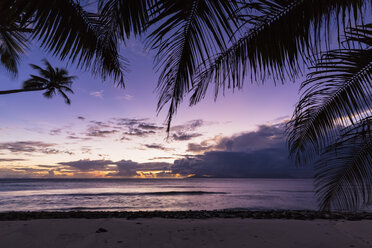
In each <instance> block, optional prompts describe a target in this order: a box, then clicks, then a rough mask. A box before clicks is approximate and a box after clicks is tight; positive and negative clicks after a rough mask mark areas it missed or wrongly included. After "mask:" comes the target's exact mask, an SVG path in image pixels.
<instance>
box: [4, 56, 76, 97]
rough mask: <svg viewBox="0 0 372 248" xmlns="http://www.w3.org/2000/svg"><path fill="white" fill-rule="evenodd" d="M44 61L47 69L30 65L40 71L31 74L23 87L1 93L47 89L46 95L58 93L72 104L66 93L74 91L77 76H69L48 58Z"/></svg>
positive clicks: (51, 95)
mask: <svg viewBox="0 0 372 248" xmlns="http://www.w3.org/2000/svg"><path fill="white" fill-rule="evenodd" d="M43 62H44V64H45V67H46V68H45V69H43V68H41V67H40V66H37V65H34V64H31V65H30V66H31V67H32V68H33V69H35V70H37V71H38V72H39V76H37V75H31V78H30V79H28V80H26V81H24V82H23V87H22V89H16V90H5V91H0V95H5V94H13V93H20V92H29V91H42V90H45V92H44V93H43V95H44V96H45V97H47V98H51V97H53V96H54V95H56V94H57V93H58V94H60V95H61V96H62V97H63V98H64V100H65V102H66V104H70V103H71V101H70V99H69V97H68V96H67V94H66V93H74V92H73V91H72V90H71V88H70V87H71V84H72V80H73V79H75V78H76V77H75V76H68V72H67V71H66V70H65V69H62V68H53V67H52V66H51V65H50V63H49V62H48V61H47V60H43Z"/></svg>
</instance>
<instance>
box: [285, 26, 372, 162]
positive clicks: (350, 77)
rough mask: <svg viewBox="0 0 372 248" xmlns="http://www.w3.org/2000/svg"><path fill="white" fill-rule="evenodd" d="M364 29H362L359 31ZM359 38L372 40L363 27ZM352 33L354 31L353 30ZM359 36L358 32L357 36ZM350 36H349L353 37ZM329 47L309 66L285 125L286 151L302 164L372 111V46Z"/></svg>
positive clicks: (371, 36) (368, 29)
mask: <svg viewBox="0 0 372 248" xmlns="http://www.w3.org/2000/svg"><path fill="white" fill-rule="evenodd" d="M363 30H364V31H363ZM363 30H362V29H359V31H358V32H363V34H364V35H365V36H364V38H363V39H365V38H366V37H368V40H369V41H371V40H372V35H370V34H369V36H367V34H368V33H370V31H371V30H372V29H370V28H367V26H366V27H365V28H364V29H363ZM353 34H354V36H350V37H354V38H355V37H356V36H355V35H357V34H356V33H355V32H354V33H353ZM361 37H362V36H361ZM354 38H353V39H354ZM363 39H361V40H358V41H359V42H361V43H364V44H361V45H362V46H363V47H361V48H350V49H338V50H332V51H329V52H327V53H325V54H324V56H323V58H322V59H321V60H320V61H319V62H318V63H317V64H316V65H315V67H313V70H314V71H313V72H311V73H310V74H309V75H308V77H309V78H308V79H307V80H306V81H305V82H304V83H303V84H302V87H301V88H302V89H306V90H304V93H303V95H302V97H301V100H300V101H299V103H298V104H297V106H296V109H295V112H294V114H293V117H292V120H291V121H290V122H289V125H288V144H289V148H290V149H289V150H290V154H291V156H292V157H293V158H295V161H296V163H297V164H306V163H307V162H309V161H311V160H312V158H314V157H315V156H316V155H317V154H319V152H320V151H321V150H322V149H323V148H324V147H326V146H327V145H328V144H330V143H331V142H332V140H333V139H334V137H337V136H338V135H339V134H338V130H339V127H345V126H348V125H350V124H353V123H355V122H357V121H358V120H359V119H361V118H365V117H368V116H371V114H372V87H371V86H372V47H369V46H368V44H366V43H365V41H363Z"/></svg>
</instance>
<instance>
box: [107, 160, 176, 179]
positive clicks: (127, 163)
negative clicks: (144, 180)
mask: <svg viewBox="0 0 372 248" xmlns="http://www.w3.org/2000/svg"><path fill="white" fill-rule="evenodd" d="M115 164H116V165H117V169H118V172H116V173H109V174H108V176H121V177H132V176H138V174H137V171H147V170H152V171H157V170H158V171H161V170H169V169H170V167H171V164H170V163H164V162H148V163H137V162H133V161H131V160H121V161H118V162H115Z"/></svg>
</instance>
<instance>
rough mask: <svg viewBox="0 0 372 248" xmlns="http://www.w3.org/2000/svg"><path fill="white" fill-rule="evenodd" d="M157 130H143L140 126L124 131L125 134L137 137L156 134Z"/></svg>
mask: <svg viewBox="0 0 372 248" xmlns="http://www.w3.org/2000/svg"><path fill="white" fill-rule="evenodd" d="M155 133H156V132H155V131H153V130H142V129H138V128H131V129H130V130H129V131H127V132H124V133H123V135H124V136H137V137H145V136H148V135H150V134H155Z"/></svg>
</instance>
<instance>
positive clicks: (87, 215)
mask: <svg viewBox="0 0 372 248" xmlns="http://www.w3.org/2000/svg"><path fill="white" fill-rule="evenodd" d="M107 218H118V219H128V220H130V219H139V218H143V219H149V218H165V219H211V218H221V219H230V218H240V219H292V220H316V219H324V220H349V221H353V220H372V212H325V211H313V210H198V211H191V210H190V211H120V212H119V211H112V212H110V211H63V212H62V211H38V212H32V211H25V212H23V211H14V212H0V221H12V220H32V219H107Z"/></svg>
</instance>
